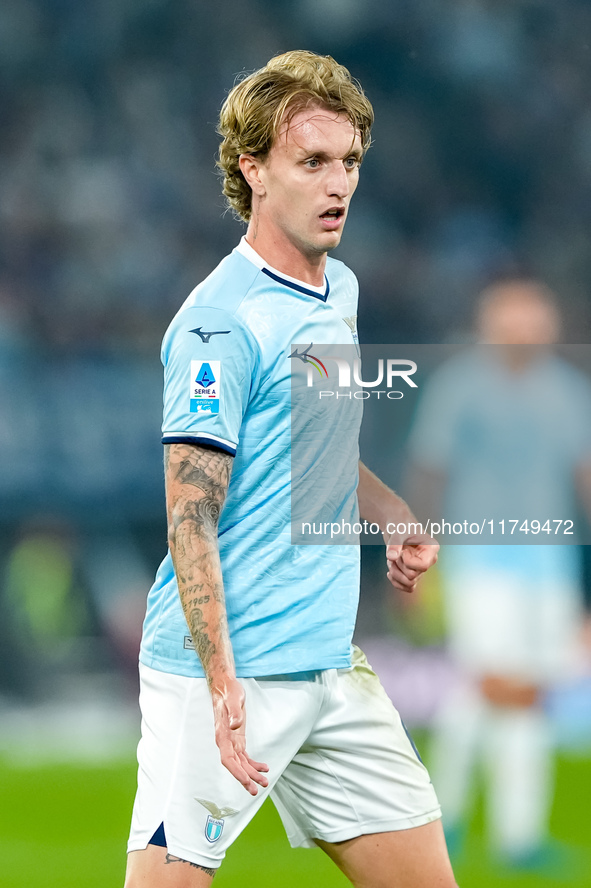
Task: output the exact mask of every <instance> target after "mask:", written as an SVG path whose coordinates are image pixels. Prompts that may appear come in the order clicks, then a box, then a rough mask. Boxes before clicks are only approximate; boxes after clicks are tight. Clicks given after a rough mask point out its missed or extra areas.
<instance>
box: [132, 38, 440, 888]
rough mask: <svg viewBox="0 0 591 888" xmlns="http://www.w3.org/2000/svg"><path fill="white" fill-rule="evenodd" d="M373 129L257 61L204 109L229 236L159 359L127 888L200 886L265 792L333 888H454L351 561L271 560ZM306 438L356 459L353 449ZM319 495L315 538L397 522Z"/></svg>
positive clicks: (342, 313)
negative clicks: (234, 222) (326, 507)
mask: <svg viewBox="0 0 591 888" xmlns="http://www.w3.org/2000/svg"><path fill="white" fill-rule="evenodd" d="M372 120H373V112H372V109H371V105H370V104H369V102H368V100H367V99H366V97H365V96H364V94H363V92H362V90H361V88H360V87H359V85H358V84H357V83H356V82H355V81H353V80H352V79H351V77H350V75H349V73H348V71H347V70H346V69H345V68H343V67H342V66H340V65H338V64H337V63H336V62H335V61H334V60H333V59H331V58H330V57H328V56H327V57H322V56H317V55H314V54H313V53H309V52H291V53H286V54H285V55H282V56H278V57H276V58H274V59H272V60H271V61H270V62H269V63H268V65H267V66H266V67H265V68H263V69H261V70H260V71H257V72H255V73H254V74H252V75H250V76H249V77H247V78H246V79H245V80H243V81H242V82H241V83H239V84H238V85H237V86H235V87H234V89H233V90H232V91H231V92H230V94H229V96H228V99H227V100H226V103H225V104H224V107H223V109H222V113H221V119H220V132H221V134H222V136H223V142H222V145H221V149H220V167H221V169H222V172H223V174H224V193H225V194H226V196H227V197H228V200H229V203H230V205H231V207H232V208H233V209H234V210H235V211H236V212H237V213H238V214H239V215H240V216H241V217H242V218H243V219H244V220H246V221H248V230H247V233H246V236H245V237H244V238H242V240H241V242H240V244H239V246H238V247H237V248H236V249H235V250H234V251H233V253H232V254H231V255H230V256H228V257H227V258H226V259H224V260H223V262H222V263H221V264H220V265H219V266H218V267H217V268H216V269H215V270H214V271H213V272H212V274H211V275H210V276H209V277H208V278H207V279H206V280H205V281H204V282H203V283H202V284H201V285H200V286H198V287H197V288H196V290H194V291H193V293H192V294H191V295H190V296H189V298H188V300H187V301H186V302H185V304H184V305H183V307H182V308H181V310H180V312H179V313H178V314H177V316H176V317H175V319H174V320H173V322H172V324H171V326H170V328H169V330H168V332H167V333H166V336H165V338H164V343H163V350H162V358H163V362H164V366H165V392H164V425H163V433H164V434H163V442H164V445H165V474H166V490H167V509H168V522H169V543H170V552H169V555H168V556H167V558H166V559H165V560H164V562H163V564H162V565H161V567H160V569H159V571H158V574H157V577H156V582H155V585H154V586H153V588H152V590H151V592H150V595H149V599H148V611H147V616H146V620H145V624H144V635H143V642H142V649H141V654H140V661H141V663H140V674H141V705H142V716H143V721H142V739H141V741H140V746H139V750H138V758H139V777H138V780H139V786H138V794H137V797H136V803H135V806H134V814H133V822H132V829H131V837H130V842H129V851H130V854H129V862H128V875H127V881H126V886H127V888H136V886H143V888H150V886H153V888H156V886H158V888H161V886H164V885H170V886H177V888H181V886H206V885H209V884H210V882H211V879H212V878H213V875H214V873H215V871H216V869H217V868H218V866H219V865H220V863H221V861H222V859H223V857H224V855H225V852H226V849H227V848H228V847H229V845H230V844H231V843H232V842H233V841H234V840H235V838H236V837H237V836H238V835H239V834H240V832H241V831H242V830H243V829H244V827H245V826H246V824H247V823H248V822H249V820H250V819H251V818H252V817H253V816H254V814H255V813H256V811H257V810H258V808H259V807H260V805H261V804H262V802H263V801H264V799H265V798H266V797H267V796H268V795H269V794H271V795H272V797H273V800H274V802H275V804H276V806H277V808H278V810H279V813H280V815H281V817H282V819H283V822H284V824H285V827H286V830H287V832H288V835H289V839H290V841H291V843H292V844H293V845H294V846H304V847H305V846H308V847H309V846H313V845H314V844H318V845H320V847H322V848H323V849H324V850H325V851H326V853H327V854H329V855H330V857H331V858H332V859H333V860H334V861H335V862H336V863H337V865H338V866H339V867H340V868H341V869H342V870H343V872H344V873H345V874H346V875H347V876H348V877H349V879H350V880H351V881H352V882H353V884H355V885H363V886H368V888H369V886H372V888H373V886H375V888H378V886H387V885H388V886H390V885H393V884H396V885H397V886H398V888H411V886H412V888H422V886H424V888H433V886H435V885H437V886H439V888H452V886H454V885H455V881H454V878H453V875H452V871H451V867H450V864H449V860H448V857H447V851H446V847H445V842H444V839H443V832H442V829H441V824H440V820H439V818H440V810H439V806H438V803H437V799H436V797H435V794H434V791H433V788H432V786H431V783H430V781H429V777H428V774H427V772H426V770H425V768H424V767H423V765H422V763H421V762H420V760H419V758H418V757H417V755H416V753H415V751H414V749H413V747H412V745H411V743H410V741H409V739H408V737H407V735H406V733H405V730H404V727H403V725H402V724H401V721H400V717H399V715H398V713H397V712H396V711H395V710H394V708H393V707H392V705H391V703H390V701H389V700H388V699H387V697H386V695H385V693H384V691H383V690H382V688H381V686H380V684H379V682H378V680H377V678H376V676H375V675H374V674H373V672H372V671H371V669H370V667H369V666H368V665H367V661H366V660H365V658H364V656H363V655H362V654H361V652H360V651H358V650H356V649H353V650H352V647H351V636H352V632H353V626H354V621H355V614H356V608H357V598H358V592H359V550H358V547H355V546H348V547H347V546H337V547H335V546H328V545H326V546H323V545H320V546H292V545H291V542H290V539H291V537H290V487H291V484H290V480H291V479H290V449H291V437H290V400H291V389H290V364H291V362H290V356H291V355H292V351H291V349H292V343H298V342H301V343H303V342H311V343H313V342H316V343H334V344H347V343H353V342H354V341H356V340H355V323H354V321H355V318H356V315H357V282H356V279H355V277H354V275H353V274H352V272H351V271H349V269H348V268H346V266H344V265H343V264H342V263H341V262H337V261H335V260H332V259H327V255H326V254H327V252H328V251H329V250H331V249H333V248H334V247H336V246H337V244H338V243H339V241H340V239H341V234H342V231H343V226H344V223H345V219H346V217H347V213H348V209H349V202H350V200H351V197H352V195H353V192H354V191H355V188H356V186H357V181H358V177H359V167H360V164H361V160H362V158H363V154H364V152H365V151H366V149H367V148H368V147H369V144H370V126H371V123H372ZM324 434H325V442H324V444H325V451H326V450H328V452H330V450H331V448H334V449H335V451H336V450H337V449H339V448H343V447H350V448H351V453H352V455H353V457H355V455H356V453H357V432H356V433H355V434H354V435H353V436H349V439H348V440H344V439H343V436H342V435H340V429H339V428H338V427H337V428H332V427H328V428H327V429H326V430H325V431H324ZM340 483H341V489H340V490H339V491H337V493H338V496H337V497H336V500H338V502H339V503H340V506H339V509H340V511H339V515H338V516H336V517H339V518H340V517H346V518H347V519H348V520H351V519H353V520H354V519H355V516H356V515H357V514H358V511H357V508H358V507H357V498H358V501H359V511H360V512H361V515H362V517H365V518H367V519H368V520H370V521H374V522H377V523H379V525H380V527H385V526H386V524H387V522H388V521H390V520H394V521H396V522H408V521H412V520H413V519H412V515H411V513H410V511H409V509H408V507H407V505H406V504H405V503H404V502H403V501H402V500H401V499H399V498H398V497H397V496H396V495H395V494H394V493H393V492H392V491H391V490H389V489H388V488H386V487H385V486H384V485H383V484H381V482H379V481H378V479H377V478H375V477H374V476H373V475H371V473H369V472H368V471H367V469H365V468H364V467H363V466H361V467H359V469H358V466H357V460H356V458H354V459H352V461H351V465H350V469H349V471H348V473H346V474H345V475H344V476H343V478H342V479H341V481H340ZM433 543H434V541H433V540H428V539H427V538H414V539H401V540H399V541H396V542H395V543H393V544H392V545H389V546H388V548H387V553H386V554H387V559H388V570H389V574H388V575H389V577H390V580H391V582H392V583H393V584H394V585H395V586H396V587H398V588H400V589H403V590H406V591H412V589H413V588H414V586H415V583H416V580H417V577H418V576H419V575H420V574H421V573H422V572H423V571H424V570H426V569H427V568H428V567H429V566H430V565H431V564H432V563H433V562H434V561H435V560H436V557H437V556H436V549H437V546H436V545H433ZM212 704H213V705H212ZM246 718H248V723H247V725H246V721H245V719H246ZM216 744H217V746H216ZM247 750H248V751H247ZM393 873H396V876H395V879H394V878H393V875H392V874H393Z"/></svg>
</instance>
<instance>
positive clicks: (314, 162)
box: [306, 157, 320, 170]
mask: <svg viewBox="0 0 591 888" xmlns="http://www.w3.org/2000/svg"><path fill="white" fill-rule="evenodd" d="M306 166H307V167H309V168H310V169H311V170H315V169H318V167H319V166H320V161H319V160H318V158H317V157H310V158H309V159H308V160H307V161H306Z"/></svg>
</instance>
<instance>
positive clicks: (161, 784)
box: [128, 649, 441, 868]
mask: <svg viewBox="0 0 591 888" xmlns="http://www.w3.org/2000/svg"><path fill="white" fill-rule="evenodd" d="M140 682H141V691H140V705H141V709H142V738H141V740H140V743H139V747H138V762H139V771H138V792H137V796H136V800H135V805H134V809H133V818H132V824H131V835H130V839H129V844H128V850H129V851H137V850H140V849H142V848H145V847H146V846H147V845H148V844H149V842H150V839H151V838H152V836H153V835H154V833H155V831H156V830H157V829H158V827H159V826H160V824H164V831H165V834H166V845H167V848H168V850H169V852H170V853H171V854H174V855H175V856H177V857H181V858H183V859H184V860H188V861H191V862H192V863H197V864H199V865H200V866H204V867H212V868H216V867H218V866H219V865H220V863H221V861H222V860H223V858H224V856H225V853H226V850H227V849H228V848H229V847H230V845H231V844H232V842H234V841H235V839H236V838H237V837H238V836H239V835H240V833H241V832H242V830H243V829H244V828H245V826H246V825H247V824H248V822H249V821H250V820H251V819H252V817H253V816H254V815H255V814H256V812H257V810H258V809H259V808H260V806H261V805H262V803H263V802H264V800H265V799H266V797H267V796H268V795H270V796H271V798H272V799H273V802H274V803H275V806H276V807H277V810H278V811H279V814H280V816H281V819H282V821H283V824H284V826H285V829H286V832H287V835H288V838H289V841H290V843H291V845H292V846H293V847H313V846H314V841H313V840H314V839H323V840H324V841H327V842H340V841H344V840H345V839H351V838H354V837H355V836H359V835H363V834H366V833H377V832H387V831H390V830H400V829H409V828H410V827H415V826H421V825H422V824H425V823H429V822H431V821H433V820H437V819H438V818H439V817H440V816H441V811H440V808H439V805H438V802H437V798H436V796H435V791H434V789H433V786H432V785H431V782H430V780H429V775H428V773H427V770H426V769H425V767H424V765H423V764H422V763H421V761H420V759H419V757H418V755H417V753H416V751H415V749H414V747H413V745H412V743H411V741H410V739H409V737H408V735H407V733H406V730H405V728H404V725H403V724H402V722H401V719H400V716H399V715H398V713H397V711H396V710H395V709H394V707H393V705H392V703H391V702H390V700H389V698H388V697H387V695H386V693H385V691H384V690H383V688H382V686H381V684H380V682H379V680H378V678H377V676H376V675H375V673H374V672H372V670H371V668H370V667H369V665H368V664H367V660H366V659H365V656H364V655H363V654H362V653H361V651H359V650H357V649H355V653H354V658H353V667H352V668H351V669H338V670H337V669H330V670H327V671H324V672H316V673H310V674H308V675H306V676H301V675H300V676H297V677H295V676H272V677H269V676H267V677H265V678H262V679H254V678H246V679H241V683H242V685H243V686H244V689H245V693H246V715H247V725H246V740H247V745H246V748H247V751H248V754H249V755H250V756H251V757H252V758H253V759H255V760H257V761H262V762H266V763H267V764H268V765H269V774H268V777H269V786H268V787H267V788H266V789H262V788H259V792H258V795H256V796H254V797H253V796H251V795H250V794H249V793H248V792H247V791H246V790H245V789H244V787H243V786H242V785H241V784H240V783H238V781H237V780H236V779H235V778H234V777H232V775H231V774H230V773H229V772H228V771H227V770H226V769H225V768H224V767H223V766H222V764H221V762H220V757H219V751H218V748H217V746H216V745H215V740H214V728H213V711H212V705H211V698H210V696H209V690H208V688H207V683H206V681H205V679H201V678H186V677H184V676H181V675H170V674H168V673H164V672H158V671H156V670H154V669H150V668H149V667H147V666H143V665H141V666H140Z"/></svg>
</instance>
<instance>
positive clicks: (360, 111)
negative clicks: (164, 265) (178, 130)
mask: <svg viewBox="0 0 591 888" xmlns="http://www.w3.org/2000/svg"><path fill="white" fill-rule="evenodd" d="M309 105H320V106H322V107H323V108H327V109H328V110H330V111H334V112H335V113H337V114H344V115H346V116H347V117H348V118H349V120H350V121H351V123H352V124H353V126H354V127H355V129H356V130H357V131H358V132H359V134H360V136H361V144H362V146H363V150H364V151H366V150H367V149H368V148H369V146H370V143H371V136H370V130H371V125H372V123H373V108H372V106H371V103H370V102H369V99H368V98H367V97H366V95H365V93H364V92H363V89H362V88H361V85H360V84H359V83H358V81H357V80H354V79H353V78H352V77H351V75H350V74H349V71H348V70H347V69H346V68H345V67H343V65H339V64H338V63H337V62H335V60H334V59H333V58H332V57H331V56H321V55H316V53H313V52H308V51H307V50H294V51H292V52H286V53H283V54H282V55H278V56H275V57H274V58H272V59H271V60H270V62H268V63H267V64H266V65H265V67H264V68H261V69H260V70H259V71H255V72H254V73H253V74H250V75H248V76H247V77H245V78H244V80H241V81H240V82H239V83H237V84H236V86H235V87H234V88H233V89H232V90H231V91H230V93H229V95H228V98H227V99H226V101H225V102H224V104H223V106H222V110H221V112H220V121H219V126H218V132H219V134H220V135H221V136H223V141H222V143H221V145H220V152H219V160H218V162H217V165H218V167H219V169H220V171H221V173H222V175H223V191H224V194H225V196H226V199H227V201H228V204H229V206H230V207H231V208H232V210H234V212H235V213H236V214H237V215H238V216H239V217H240V218H242V219H244V221H246V222H248V220H249V219H250V216H251V213H252V191H251V190H250V186H249V185H248V184H247V183H246V180H245V179H244V176H243V175H242V173H241V171H240V166H239V159H240V155H241V154H253V155H256V156H257V157H260V158H263V159H264V158H265V157H266V156H267V154H268V153H269V151H270V149H271V146H272V145H273V141H274V139H275V137H276V135H277V132H278V130H279V127H280V126H281V124H282V123H283V122H284V121H287V122H289V121H290V120H291V118H292V117H293V115H294V114H296V113H297V112H298V111H301V110H302V109H303V108H306V107H307V106H309Z"/></svg>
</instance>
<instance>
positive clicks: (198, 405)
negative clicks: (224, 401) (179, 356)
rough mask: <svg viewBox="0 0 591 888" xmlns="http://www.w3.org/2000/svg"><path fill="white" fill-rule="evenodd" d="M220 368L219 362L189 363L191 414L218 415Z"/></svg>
mask: <svg viewBox="0 0 591 888" xmlns="http://www.w3.org/2000/svg"><path fill="white" fill-rule="evenodd" d="M221 375H222V367H221V362H220V361H191V393H190V400H189V404H190V411H191V413H219V412H220V392H221Z"/></svg>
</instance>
